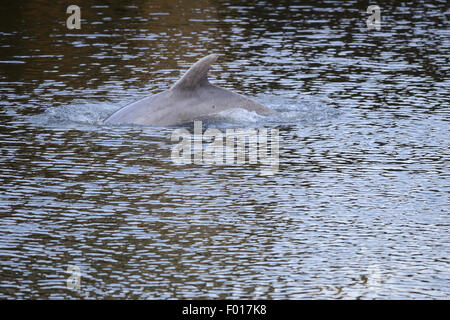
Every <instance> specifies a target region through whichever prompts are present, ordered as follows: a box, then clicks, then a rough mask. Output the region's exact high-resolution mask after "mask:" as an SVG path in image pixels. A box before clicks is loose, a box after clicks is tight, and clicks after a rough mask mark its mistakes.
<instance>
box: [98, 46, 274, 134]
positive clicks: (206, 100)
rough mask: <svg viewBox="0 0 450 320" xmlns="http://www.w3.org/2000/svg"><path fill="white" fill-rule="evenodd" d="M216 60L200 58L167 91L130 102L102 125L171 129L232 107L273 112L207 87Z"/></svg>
mask: <svg viewBox="0 0 450 320" xmlns="http://www.w3.org/2000/svg"><path fill="white" fill-rule="evenodd" d="M216 60H217V54H211V55H209V56H206V57H204V58H202V59H200V60H199V61H197V62H196V63H195V64H194V65H193V66H192V67H191V68H190V69H189V70H188V71H187V72H186V73H185V74H184V75H183V77H181V78H180V80H178V81H177V82H176V83H175V84H174V85H173V86H172V87H171V88H170V89H169V90H166V91H163V92H160V93H158V94H156V95H153V96H150V97H146V98H144V99H141V100H139V101H136V102H134V103H131V104H129V105H127V106H125V107H123V108H122V109H120V110H118V111H116V112H115V113H113V114H112V115H111V116H109V117H108V118H107V119H106V120H105V122H106V123H110V124H144V125H160V126H170V125H177V124H182V123H186V122H190V121H193V120H195V119H198V118H204V117H207V116H211V115H214V114H217V113H219V112H221V111H223V110H226V109H231V108H243V109H247V110H249V111H255V112H257V113H261V114H268V113H273V112H274V111H272V110H271V109H269V108H267V107H265V106H263V105H261V104H259V103H257V102H254V101H252V100H250V99H248V98H246V97H244V96H242V95H240V94H237V93H234V92H231V91H229V90H227V89H224V88H220V87H217V86H214V85H212V84H210V83H209V81H208V71H209V69H210V67H211V64H212V63H214V62H215V61H216Z"/></svg>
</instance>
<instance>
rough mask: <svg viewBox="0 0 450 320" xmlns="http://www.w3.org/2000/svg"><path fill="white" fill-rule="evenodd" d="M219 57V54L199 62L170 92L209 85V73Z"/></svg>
mask: <svg viewBox="0 0 450 320" xmlns="http://www.w3.org/2000/svg"><path fill="white" fill-rule="evenodd" d="M217 57H218V55H217V54H210V55H209V56H206V57H204V58H201V59H200V60H198V61H197V62H196V63H195V64H194V65H193V66H192V67H190V68H189V70H188V71H187V72H186V73H185V74H184V75H183V76H182V77H181V79H180V80H178V81H177V82H176V83H175V84H174V85H173V86H172V88H170V90H186V89H188V90H192V89H194V88H196V87H199V86H204V85H208V84H209V82H208V71H209V68H210V67H211V65H212V64H213V63H214V62H216V60H217Z"/></svg>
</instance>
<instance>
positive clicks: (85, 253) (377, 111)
mask: <svg viewBox="0 0 450 320" xmlns="http://www.w3.org/2000/svg"><path fill="white" fill-rule="evenodd" d="M77 4H78V5H79V6H80V7H81V12H82V22H81V30H68V29H67V28H66V27H65V20H66V18H67V17H68V14H66V7H65V5H63V4H58V3H49V4H48V3H47V2H45V1H33V2H29V1H27V2H23V3H14V4H13V3H5V4H2V10H0V12H1V13H0V14H1V19H0V48H1V50H0V141H1V145H0V146H1V147H0V168H1V171H0V181H1V184H0V204H1V205H0V268H1V273H0V298H14V299H17V298H19V299H22V298H25V299H38V298H50V299H53V298H76V299H78V298H81V299H84V298H118V299H124V298H134V299H155V298H160V299H173V298H176V299H184V298H195V299H198V298H221V299H222V298H248V299H253V298H268V299H294V298H300V299H303V298H332V299H335V298H347V299H348V298H362V299H372V298H378V299H380V298H424V299H436V298H440V299H448V298H449V294H450V264H449V258H448V257H449V251H450V250H449V249H450V248H449V247H450V245H449V242H450V236H449V226H450V218H449V191H450V185H449V149H450V148H449V120H450V118H449V98H448V88H449V85H450V82H449V77H448V74H449V66H450V63H449V57H450V54H449V53H450V39H449V28H448V14H449V11H448V8H447V6H446V2H445V1H441V2H430V3H427V4H419V3H416V2H407V3H404V2H403V1H402V2H398V3H397V2H395V3H394V4H389V5H388V4H383V5H382V6H381V18H382V25H381V30H379V31H377V30H368V28H367V26H366V19H367V17H368V16H369V14H367V13H366V7H364V6H363V5H361V4H358V3H357V2H355V1H346V2H345V3H342V2H340V1H314V2H311V3H309V2H306V3H305V2H302V3H300V2H296V1H284V2H282V3H275V2H270V1H254V2H251V3H248V2H247V1H226V2H209V1H189V0H184V1H179V2H176V3H175V2H171V1H156V0H152V1H134V3H133V5H129V4H125V3H119V2H114V3H109V2H106V4H101V5H100V4H97V5H95V4H92V2H90V1H78V2H77ZM212 52H215V53H219V54H220V55H221V56H220V59H219V61H218V63H216V64H215V65H214V67H213V70H212V71H211V74H210V78H211V82H213V83H214V84H218V85H221V86H223V87H226V88H228V89H231V90H234V91H237V92H240V93H243V94H246V95H248V96H250V97H253V98H254V99H255V100H257V101H259V102H261V103H263V104H265V105H267V106H269V107H271V108H274V109H276V110H278V111H280V113H279V115H277V116H275V117H269V118H267V117H259V116H257V115H255V114H252V113H245V112H243V111H242V110H241V111H239V110H234V111H232V112H230V113H229V114H226V115H224V116H223V119H221V120H220V121H219V122H215V123H213V124H212V125H213V126H215V127H217V128H220V129H225V128H228V127H235V128H262V127H267V128H276V129H278V130H279V137H280V157H279V171H278V172H276V174H274V175H272V176H263V175H261V171H260V166H259V165H250V164H245V165H239V166H237V165H234V166H227V165H225V166H214V165H213V166H206V165H195V164H192V165H183V166H179V165H175V164H174V163H173V162H172V161H171V158H170V154H171V150H172V148H173V146H174V143H173V142H171V141H170V136H171V133H172V131H173V130H174V128H154V127H145V126H106V125H103V124H102V120H103V119H104V118H105V117H106V116H108V115H109V114H111V113H112V112H114V111H115V110H117V109H118V108H120V107H122V106H124V105H126V104H127V103H129V102H132V101H135V100H137V99H139V98H141V97H144V96H146V95H148V94H152V93H157V92H159V91H161V90H164V89H167V88H168V87H170V85H171V84H172V83H173V82H174V81H176V79H178V78H179V76H180V74H181V73H182V72H183V71H185V70H186V69H187V68H188V67H189V66H190V65H191V64H192V63H193V62H195V61H196V60H197V59H198V58H200V57H203V56H205V55H207V54H209V53H212ZM70 266H74V267H76V268H79V271H80V274H81V281H80V289H79V290H75V289H71V288H68V286H67V280H68V279H73V278H70V277H71V276H72V277H73V276H74V273H72V272H70V271H68V268H69V267H70Z"/></svg>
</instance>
